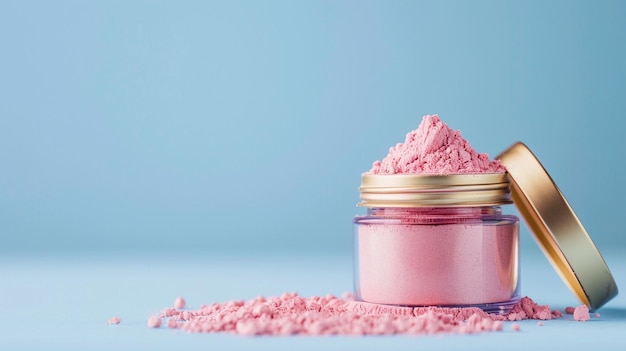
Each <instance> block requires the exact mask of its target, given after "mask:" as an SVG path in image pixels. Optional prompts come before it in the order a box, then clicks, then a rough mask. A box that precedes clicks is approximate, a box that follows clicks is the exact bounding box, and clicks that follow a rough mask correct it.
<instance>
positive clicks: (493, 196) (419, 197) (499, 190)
mask: <svg viewBox="0 0 626 351" xmlns="http://www.w3.org/2000/svg"><path fill="white" fill-rule="evenodd" d="M359 191H360V193H361V202H360V203H359V204H358V206H363V207H462V206H497V205H504V204H510V203H512V201H511V193H510V188H509V179H508V175H507V173H480V174H450V175H439V174H372V173H364V174H363V175H362V178H361V186H360V187H359Z"/></svg>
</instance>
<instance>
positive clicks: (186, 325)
mask: <svg viewBox="0 0 626 351" xmlns="http://www.w3.org/2000/svg"><path fill="white" fill-rule="evenodd" d="M558 317H561V314H560V312H559V311H550V308H549V307H548V306H540V305H538V304H536V303H535V302H534V301H533V300H531V299H530V298H528V297H525V298H523V299H522V300H521V301H520V302H519V303H518V304H517V305H516V306H515V307H514V308H513V309H512V310H511V312H510V313H509V314H507V315H495V314H488V313H486V312H484V311H482V310H481V309H479V308H441V307H398V306H390V305H377V304H370V303H365V302H359V301H355V300H354V298H353V297H352V295H351V294H345V295H344V297H343V298H337V297H335V296H332V295H327V296H324V297H322V296H313V297H308V298H307V297H301V296H299V295H298V294H296V293H284V294H282V295H281V296H280V297H269V298H265V297H262V296H259V297H257V298H255V299H252V300H249V301H227V302H222V303H212V304H210V305H202V306H201V307H200V308H199V309H197V310H184V309H180V308H175V307H170V308H166V309H164V310H163V311H162V312H161V314H160V315H159V316H151V317H150V320H149V323H148V325H149V326H150V327H153V328H154V327H158V326H160V325H161V323H160V321H161V320H162V321H163V323H162V324H163V325H167V326H168V327H169V328H172V329H181V330H184V331H187V332H193V333H217V332H228V333H234V334H240V335H295V334H298V335H391V334H412V335H424V334H447V333H452V334H474V333H481V332H489V331H500V330H502V329H503V323H504V321H519V320H524V319H540V320H545V319H552V318H558ZM155 318H159V323H156V321H155V320H154V319H155Z"/></svg>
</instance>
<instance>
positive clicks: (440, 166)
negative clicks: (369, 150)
mask: <svg viewBox="0 0 626 351" xmlns="http://www.w3.org/2000/svg"><path fill="white" fill-rule="evenodd" d="M504 172H505V169H504V166H503V165H502V164H501V163H500V161H497V160H496V161H490V159H489V156H488V155H487V154H484V153H478V152H476V150H474V148H472V146H471V145H470V144H469V142H467V140H465V139H464V138H463V137H462V136H461V132H460V131H455V130H452V129H450V128H449V127H448V125H447V124H445V123H443V122H441V120H440V119H439V116H437V115H433V116H424V117H423V119H422V123H420V125H419V127H418V128H417V129H415V130H413V131H411V132H409V133H408V134H407V135H406V139H405V141H404V143H399V144H397V145H396V146H393V147H391V148H390V149H389V154H388V155H387V157H385V158H384V159H383V160H382V161H376V162H374V164H373V165H372V169H371V170H370V173H373V174H398V173H403V174H419V173H422V174H467V173H504Z"/></svg>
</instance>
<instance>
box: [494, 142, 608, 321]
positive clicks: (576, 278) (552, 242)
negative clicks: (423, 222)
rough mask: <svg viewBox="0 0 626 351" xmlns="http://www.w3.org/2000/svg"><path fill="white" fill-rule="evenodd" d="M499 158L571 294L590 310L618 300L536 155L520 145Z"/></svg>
mask: <svg viewBox="0 0 626 351" xmlns="http://www.w3.org/2000/svg"><path fill="white" fill-rule="evenodd" d="M496 158H497V159H499V160H500V162H502V164H503V165H504V166H505V167H506V169H507V171H508V173H509V178H510V180H511V192H512V197H513V202H514V203H515V205H516V207H517V208H518V210H519V211H520V213H521V214H522V216H523V217H524V219H525V220H526V222H527V224H528V226H529V227H530V229H531V232H532V233H533V234H534V236H535V238H536V239H537V241H538V242H539V246H540V247H541V248H542V250H543V252H544V253H545V254H546V256H547V257H548V260H549V261H550V262H551V263H552V266H553V267H554V268H555V269H556V271H557V272H558V273H559V275H560V276H561V278H562V279H563V281H564V282H565V284H566V285H567V286H568V287H569V288H570V290H572V292H573V293H574V294H575V295H576V297H578V299H579V300H580V301H581V302H582V303H584V304H585V305H587V306H589V308H590V309H591V310H596V309H598V308H600V307H601V306H602V305H604V304H605V303H606V302H608V301H609V300H611V299H612V298H613V297H615V296H616V295H617V285H616V284H615V280H614V279H613V276H612V275H611V272H610V271H609V268H608V266H607V265H606V263H605V262H604V259H603V258H602V255H601V254H600V252H599V251H598V249H597V248H596V246H595V245H594V243H593V241H592V240H591V238H590V237H589V234H588V233H587V231H586V230H585V228H584V227H583V225H582V223H581V222H580V220H579V219H578V217H577V216H576V214H575V213H574V210H572V208H571V207H570V205H569V203H568V202H567V200H566V199H565V197H564V196H563V194H562V193H561V192H560V191H559V188H558V187H557V186H556V184H555V183H554V181H553V180H552V178H551V177H550V175H549V174H548V173H547V172H546V170H545V169H544V168H543V166H542V165H541V163H540V162H539V160H538V159H537V158H536V157H535V155H534V154H533V153H532V152H531V151H530V150H529V149H528V148H527V147H526V145H524V144H522V143H521V142H518V143H515V144H513V145H512V146H511V147H509V148H508V149H507V150H505V151H504V152H503V153H502V154H500V155H499V156H497V157H496Z"/></svg>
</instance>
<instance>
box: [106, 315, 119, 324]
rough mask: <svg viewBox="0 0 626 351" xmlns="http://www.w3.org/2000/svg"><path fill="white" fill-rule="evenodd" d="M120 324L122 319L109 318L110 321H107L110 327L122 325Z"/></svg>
mask: <svg viewBox="0 0 626 351" xmlns="http://www.w3.org/2000/svg"><path fill="white" fill-rule="evenodd" d="M120 322H122V320H121V319H120V317H115V316H114V317H111V318H109V320H107V324H109V325H115V324H120Z"/></svg>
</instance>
